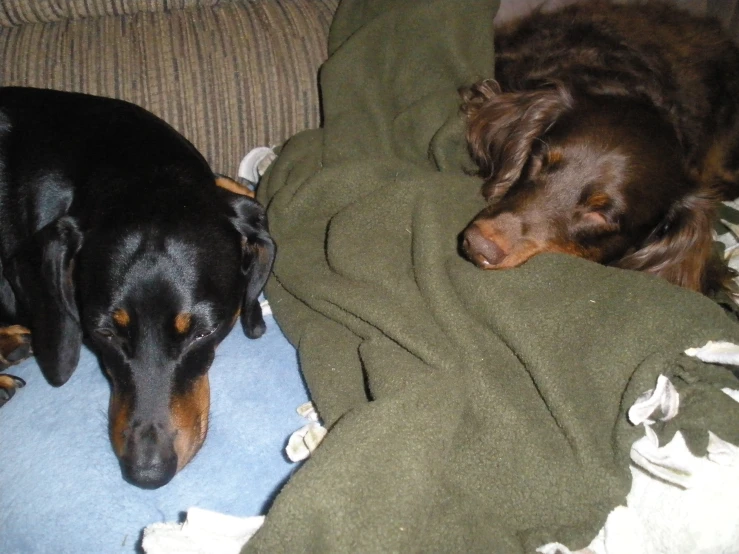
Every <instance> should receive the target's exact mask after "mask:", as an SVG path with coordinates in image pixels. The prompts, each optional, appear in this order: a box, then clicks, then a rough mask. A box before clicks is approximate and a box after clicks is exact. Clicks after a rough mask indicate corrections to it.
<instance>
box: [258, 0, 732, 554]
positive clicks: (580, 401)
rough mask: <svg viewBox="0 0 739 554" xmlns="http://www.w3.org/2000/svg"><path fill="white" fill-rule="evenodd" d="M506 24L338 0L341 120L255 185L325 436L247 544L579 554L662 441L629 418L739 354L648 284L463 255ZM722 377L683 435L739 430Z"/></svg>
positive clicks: (685, 298)
mask: <svg viewBox="0 0 739 554" xmlns="http://www.w3.org/2000/svg"><path fill="white" fill-rule="evenodd" d="M496 10H497V4H496V3H495V2H493V1H491V0H423V1H420V0H414V1H402V0H345V1H344V2H342V4H341V5H340V7H339V10H338V12H337V15H336V18H335V20H334V23H333V25H332V29H331V36H330V43H329V51H330V58H329V60H328V61H327V62H326V64H325V65H324V67H323V69H322V72H321V87H322V94H323V110H324V125H323V128H322V129H320V130H312V131H308V132H304V133H301V134H299V135H297V136H295V137H294V138H293V139H291V140H290V141H289V142H288V143H287V144H286V145H285V146H284V147H283V148H282V150H281V152H280V155H279V157H278V159H277V160H276V162H275V163H274V164H273V166H272V168H271V169H270V171H269V172H268V174H267V175H266V176H265V179H264V181H263V183H262V184H261V185H260V188H259V192H258V197H259V198H260V200H261V201H262V202H264V203H265V204H266V205H267V206H268V215H269V218H270V228H271V230H272V233H273V235H274V237H275V240H276V242H277V245H278V256H277V261H276V264H275V269H274V278H273V279H272V281H271V282H270V284H269V285H268V289H267V294H268V297H269V299H270V303H271V305H272V307H273V311H274V313H275V317H276V318H277V320H278V321H279V322H280V324H281V327H282V329H283V331H284V332H285V334H286V336H287V337H288V339H289V340H290V341H291V342H292V343H293V344H294V345H295V346H296V347H297V348H298V351H299V357H300V364H301V368H302V371H303V374H304V377H305V380H306V383H307V385H308V388H309V389H310V393H311V397H312V400H313V401H314V403H315V404H316V407H317V409H318V411H319V413H320V416H321V418H322V420H323V422H324V423H325V425H326V426H327V427H329V428H330V431H329V433H328V435H327V437H326V438H325V439H324V441H323V443H322V444H321V446H320V447H319V448H318V449H317V451H316V452H315V453H314V454H313V456H312V457H311V458H310V459H309V460H308V461H307V462H306V463H305V465H304V466H303V467H302V468H301V469H300V470H299V471H298V472H297V473H296V474H295V475H294V476H293V478H292V479H291V481H290V482H289V483H288V484H287V485H286V487H285V488H284V489H283V491H282V492H281V493H280V494H279V495H278V496H277V498H276V500H275V502H274V504H273V506H272V508H271V510H270V512H269V514H268V517H267V520H266V523H265V525H264V526H263V527H262V529H261V530H260V531H259V532H258V533H257V534H256V536H255V537H254V538H253V539H252V540H251V541H250V542H249V543H248V545H247V546H246V547H245V549H244V552H275V551H284V550H286V549H287V550H290V551H296V550H297V551H305V552H316V553H318V552H321V553H325V552H473V551H484V552H489V553H497V552H500V553H505V554H510V553H516V552H533V551H534V550H535V549H536V548H537V547H539V546H541V545H544V544H547V543H552V542H560V543H564V544H567V545H568V546H569V547H571V548H573V549H576V548H582V547H584V546H585V545H587V544H588V543H589V542H590V541H591V540H592V539H593V538H594V537H595V536H596V535H597V533H598V530H599V529H600V528H601V527H602V525H603V523H604V521H605V519H606V516H607V515H608V513H609V511H610V510H611V509H612V508H614V507H615V506H617V505H619V504H621V503H623V502H624V499H625V497H626V495H627V493H628V491H629V487H630V483H631V476H630V472H629V451H630V447H631V444H632V443H633V442H634V441H635V440H636V439H638V438H639V437H640V436H642V434H643V433H642V432H641V431H640V430H639V429H638V428H636V427H634V426H633V425H631V424H630V423H629V422H628V419H627V417H626V412H627V410H628V408H629V407H630V406H631V405H632V404H633V403H634V401H635V400H636V399H637V398H638V397H639V395H641V394H642V393H643V392H644V391H646V390H649V389H651V388H654V386H655V383H656V379H657V376H658V375H660V374H669V375H672V374H674V373H675V372H677V371H679V372H681V373H680V374H681V375H687V374H688V373H689V368H688V369H684V367H683V366H691V364H701V365H705V364H703V363H702V362H692V361H691V362H690V363H685V362H684V358H685V357H684V355H683V354H682V352H683V351H684V350H685V349H686V348H689V347H696V346H701V345H703V344H705V342H706V341H708V340H727V341H733V342H736V341H737V340H739V327H737V325H736V324H735V323H734V322H733V321H731V320H730V319H729V318H728V317H727V316H726V315H725V314H724V312H723V311H722V310H721V308H720V307H718V306H717V305H716V304H714V303H713V302H711V301H709V300H708V299H706V298H704V297H702V296H700V295H698V294H695V293H691V292H688V291H685V290H682V289H679V288H677V287H674V286H672V285H669V284H667V283H666V282H663V281H661V280H659V279H657V278H654V277H651V276H648V275H644V274H638V273H635V272H627V271H623V270H618V269H613V268H606V267H602V266H599V265H596V264H594V263H591V262H587V261H584V260H580V259H577V258H572V257H568V256H565V255H555V254H552V255H541V256H538V257H536V258H534V259H533V260H531V261H530V262H528V263H526V264H525V265H524V266H522V267H520V268H517V269H514V270H507V271H496V272H486V271H481V270H479V269H477V268H476V267H474V266H473V265H472V264H470V263H469V262H466V261H465V260H464V259H462V258H461V257H460V256H459V254H458V234H459V232H460V231H461V230H462V229H463V228H464V226H465V225H466V224H467V223H468V221H469V220H470V219H471V218H472V217H473V216H474V214H475V213H477V211H479V209H480V208H481V206H482V205H483V200H482V198H481V195H480V192H479V191H480V184H481V183H480V180H479V179H478V178H476V177H474V176H472V175H471V173H470V172H469V169H470V167H471V162H470V159H469V156H468V154H467V152H466V148H465V143H464V124H463V121H462V119H461V117H460V115H459V98H458V94H457V89H458V87H460V86H462V85H464V84H468V83H471V82H473V81H474V80H476V79H479V78H483V77H490V76H492V67H493V47H492V21H493V17H494V15H495V12H496ZM691 367H692V366H691ZM711 367H712V372H713V373H712V372H703V373H701V378H700V379H699V381H700V384H701V386H702V387H707V388H708V397H707V398H708V401H706V402H703V407H702V408H700V409H698V410H697V411H696V413H694V414H692V415H691V413H689V412H690V410H686V414H685V416H684V417H683V416H682V415H681V417H680V418H677V419H679V420H680V422H679V423H673V422H671V423H670V424H671V425H672V426H680V428H686V429H687V428H693V429H696V430H698V431H699V432H697V433H694V435H695V436H696V440H698V441H700V440H702V438H701V437H703V435H706V436H707V431H708V429H710V428H711V424H712V422H714V421H715V422H717V429H718V428H723V429H726V428H727V426H728V428H729V431H726V433H728V434H732V432H731V431H732V430H736V425H739V423H736V422H739V407H737V406H739V405H737V404H736V403H734V405H731V404H730V403H729V404H726V405H725V404H721V403H720V402H716V403H713V402H711V401H710V399H711V398H717V397H715V396H713V395H714V394H719V395H720V394H724V393H722V392H721V390H720V386H719V385H721V386H725V385H726V380H733V381H732V382H735V381H736V379H735V378H734V377H733V375H732V374H731V373H730V372H729V371H728V370H725V369H723V368H721V367H719V366H711ZM673 370H674V371H673ZM712 374H713V375H714V376H718V377H717V378H716V379H715V383H716V384H715V385H714V380H713V378H712V377H711V375H712ZM689 381H690V379H687V380H685V379H683V380H682V381H681V382H680V385H681V387H687V388H690V387H691V386H692V385H691V383H690V382H689ZM735 388H739V385H737V387H735ZM727 410H728V415H727V412H726V411H727ZM732 417H733V422H735V427H733V428H732V427H731V423H730V422H731V421H732V420H731V419H730V418H732ZM727 418H729V419H727ZM727 422H729V423H727ZM701 430H702V431H704V433H703V434H701V433H700V431H701ZM666 432H668V433H670V432H672V433H674V431H673V430H672V429H666ZM716 432H717V433H718V431H716ZM690 434H691V433H688V435H690ZM728 439H729V437H727V440H728ZM686 440H687V439H686ZM698 448H700V446H698Z"/></svg>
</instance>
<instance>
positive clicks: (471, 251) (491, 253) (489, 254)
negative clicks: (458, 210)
mask: <svg viewBox="0 0 739 554" xmlns="http://www.w3.org/2000/svg"><path fill="white" fill-rule="evenodd" d="M462 248H463V249H464V252H465V254H467V257H468V258H469V259H470V260H471V261H472V262H474V263H475V264H476V265H478V266H479V267H482V268H486V267H490V266H495V265H498V264H499V263H500V262H502V261H503V258H505V256H506V254H505V252H504V251H503V249H502V248H501V247H500V246H499V245H498V244H497V243H496V242H495V241H493V240H492V239H490V238H488V237H486V236H485V235H484V234H483V232H482V230H481V229H480V227H479V226H478V225H476V224H475V223H473V224H472V225H470V226H469V227H467V229H466V230H465V232H464V240H463V241H462Z"/></svg>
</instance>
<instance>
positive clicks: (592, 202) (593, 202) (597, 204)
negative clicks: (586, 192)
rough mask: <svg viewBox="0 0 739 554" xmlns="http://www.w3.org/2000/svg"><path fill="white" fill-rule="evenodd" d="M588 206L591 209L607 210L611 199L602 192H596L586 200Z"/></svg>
mask: <svg viewBox="0 0 739 554" xmlns="http://www.w3.org/2000/svg"><path fill="white" fill-rule="evenodd" d="M587 203H588V206H589V207H591V208H593V209H596V210H598V209H601V208H607V207H608V206H609V205H610V204H611V197H610V196H608V195H607V194H606V193H604V192H598V193H596V194H593V195H592V196H591V197H590V198H588V202H587Z"/></svg>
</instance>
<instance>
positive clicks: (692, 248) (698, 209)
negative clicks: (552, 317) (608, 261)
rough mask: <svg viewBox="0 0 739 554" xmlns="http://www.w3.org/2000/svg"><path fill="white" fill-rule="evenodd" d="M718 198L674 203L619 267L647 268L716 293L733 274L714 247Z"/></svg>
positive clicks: (695, 196) (694, 196) (702, 197)
mask: <svg viewBox="0 0 739 554" xmlns="http://www.w3.org/2000/svg"><path fill="white" fill-rule="evenodd" d="M717 205H718V201H717V200H716V199H715V198H714V197H713V196H712V195H702V194H701V193H697V194H692V195H690V196H688V197H687V198H685V199H683V200H682V201H680V202H679V203H678V204H676V205H675V206H673V208H672V209H671V210H670V212H669V214H668V215H667V217H666V218H665V220H664V221H663V222H662V224H660V226H659V227H658V228H657V229H655V231H654V232H653V233H652V234H651V236H650V237H649V238H648V239H647V240H646V242H645V244H644V245H643V246H642V247H641V248H640V249H639V250H637V251H636V252H633V253H631V254H629V255H627V256H625V257H624V258H622V259H621V260H619V261H618V262H616V263H615V264H613V265H615V266H616V267H621V268H623V269H633V270H637V271H646V272H647V273H651V274H653V275H658V276H660V277H662V278H663V279H666V280H667V281H669V282H671V283H673V284H675V285H679V286H681V287H685V288H687V289H690V290H694V291H698V292H702V293H704V294H707V293H710V292H716V291H717V290H719V289H721V288H722V287H723V286H725V284H726V282H728V281H729V280H730V278H731V276H732V272H731V270H729V269H728V267H726V265H725V264H723V262H721V260H719V259H718V256H717V254H716V252H715V251H714V248H713V234H712V231H713V221H714V220H715V214H716V209H717Z"/></svg>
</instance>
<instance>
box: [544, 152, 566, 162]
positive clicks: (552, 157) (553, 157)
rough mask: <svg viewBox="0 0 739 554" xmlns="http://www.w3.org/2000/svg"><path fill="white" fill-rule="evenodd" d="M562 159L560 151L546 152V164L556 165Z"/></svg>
mask: <svg viewBox="0 0 739 554" xmlns="http://www.w3.org/2000/svg"><path fill="white" fill-rule="evenodd" d="M562 157H563V156H562V152H561V151H560V150H547V157H546V164H547V165H556V164H558V163H560V162H561V161H562Z"/></svg>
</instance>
